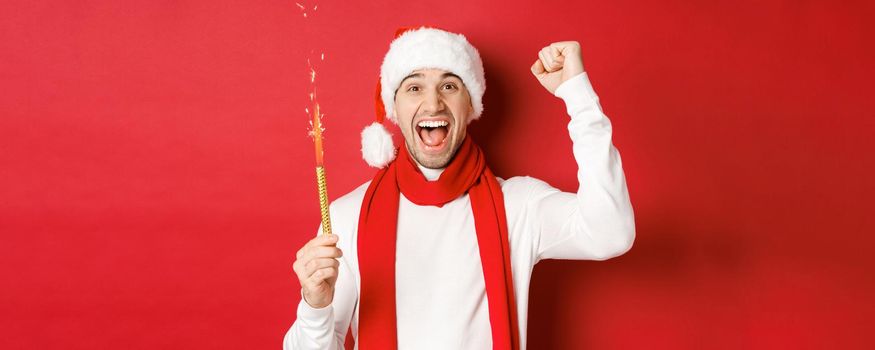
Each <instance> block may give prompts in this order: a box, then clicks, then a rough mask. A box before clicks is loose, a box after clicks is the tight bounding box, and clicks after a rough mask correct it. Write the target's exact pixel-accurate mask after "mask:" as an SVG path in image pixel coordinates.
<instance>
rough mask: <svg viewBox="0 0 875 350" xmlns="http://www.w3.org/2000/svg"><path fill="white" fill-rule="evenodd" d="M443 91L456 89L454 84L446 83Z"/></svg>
mask: <svg viewBox="0 0 875 350" xmlns="http://www.w3.org/2000/svg"><path fill="white" fill-rule="evenodd" d="M443 89H444V90H455V89H456V84H454V83H446V84H444V86H443Z"/></svg>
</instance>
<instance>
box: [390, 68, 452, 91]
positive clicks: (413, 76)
mask: <svg viewBox="0 0 875 350" xmlns="http://www.w3.org/2000/svg"><path fill="white" fill-rule="evenodd" d="M424 76H425V74H422V73H413V74H411V75H408V76H406V77H404V79H401V83H399V84H398V88H401V85H404V82H405V81H407V79H410V78H422V77H424ZM448 77H453V78H456V79H459V80H460V81H461V80H462V78H459V76H458V75H455V74H453V73H450V72H446V73H444V74H441V79H446V78H448ZM396 91H397V90H396Z"/></svg>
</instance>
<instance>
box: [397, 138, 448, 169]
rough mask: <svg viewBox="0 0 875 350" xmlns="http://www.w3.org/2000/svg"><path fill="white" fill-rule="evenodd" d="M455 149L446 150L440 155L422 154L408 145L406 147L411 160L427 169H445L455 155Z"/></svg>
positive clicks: (414, 147)
mask: <svg viewBox="0 0 875 350" xmlns="http://www.w3.org/2000/svg"><path fill="white" fill-rule="evenodd" d="M456 148H457V147H452V148H447V150H446V151H445V152H443V153H440V154H424V152H422V151H421V150H419V149H418V148H416V146H413V147H411V145H410V144H408V145H407V150H408V151H409V152H410V155H411V156H412V157H413V159H414V160H416V162H417V163H419V165H421V166H423V167H426V168H429V169H441V168H446V167H447V165H449V164H450V161H451V160H452V159H453V156H454V155H455V154H456Z"/></svg>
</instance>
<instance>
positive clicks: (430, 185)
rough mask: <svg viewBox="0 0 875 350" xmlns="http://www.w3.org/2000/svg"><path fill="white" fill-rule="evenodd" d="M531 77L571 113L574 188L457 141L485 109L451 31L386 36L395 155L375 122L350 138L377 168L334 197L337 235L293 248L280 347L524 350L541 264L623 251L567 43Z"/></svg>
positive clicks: (387, 105) (622, 205)
mask: <svg viewBox="0 0 875 350" xmlns="http://www.w3.org/2000/svg"><path fill="white" fill-rule="evenodd" d="M531 70H532V73H533V74H534V76H535V77H536V78H537V79H538V81H539V82H540V83H541V85H543V86H544V88H546V89H547V90H548V91H549V92H551V93H553V94H555V95H556V96H558V97H559V98H561V99H563V100H564V101H565V104H566V107H567V112H568V114H569V115H570V116H571V121H570V122H569V124H568V130H569V132H570V136H571V139H572V142H573V152H574V157H575V159H576V161H577V163H578V173H577V176H578V180H579V182H580V188H579V190H578V192H577V194H573V193H565V192H561V191H559V190H557V189H555V188H553V187H551V186H549V185H548V184H546V183H544V182H542V181H540V180H537V179H534V178H530V177H513V178H510V179H508V180H502V179H498V178H496V177H495V175H493V174H492V172H491V171H490V170H489V168H488V167H486V165H485V164H486V163H485V159H484V156H483V154H482V152H481V151H480V149H479V147H477V145H476V144H475V143H474V141H473V140H471V138H470V137H468V136H467V133H466V128H467V126H468V124H469V123H470V122H471V121H473V120H476V119H477V118H479V117H480V115H481V113H482V111H483V104H482V97H483V92H484V90H485V80H484V75H483V67H482V63H481V60H480V56H479V54H478V53H477V50H476V49H474V48H473V47H472V46H471V45H470V44H469V43H468V41H467V40H466V39H465V38H464V36H461V35H458V34H453V33H449V32H445V31H441V30H437V29H431V28H419V29H414V30H408V31H405V32H403V34H400V36H398V37H397V38H396V39H395V40H394V41H393V42H392V44H391V46H390V49H389V52H388V53H387V54H386V57H385V59H384V61H383V65H382V67H381V77H380V90H379V91H380V95H379V96H380V101H379V102H378V111H380V112H378V120H379V118H380V117H382V111H383V110H385V116H387V117H388V118H389V119H390V120H392V121H393V122H395V123H396V124H398V126H399V127H400V129H401V132H402V134H403V136H404V145H402V146H401V147H400V148H399V149H398V151H397V157H396V155H395V150H394V147H393V146H391V138H389V135H388V133H387V132H386V131H385V129H383V128H382V127H381V126H380V125H379V124H378V123H375V124H374V125H372V126H370V127H368V128H367V129H366V130H365V131H364V132H363V148H362V151H363V155H364V157H365V159H366V160H367V161H368V163H369V164H371V165H374V166H377V167H382V169H381V170H380V171H379V172H378V173H377V175H376V176H375V177H374V179H373V180H372V181H370V182H368V183H365V184H364V185H362V186H361V187H359V188H357V189H355V190H353V191H352V192H350V193H349V194H347V195H345V196H343V197H341V198H339V199H337V200H336V201H334V203H332V205H331V216H332V218H334V222H333V223H332V224H333V226H334V229H333V230H334V231H335V233H336V234H335V235H326V236H322V235H319V236H317V237H316V238H314V239H313V240H311V241H310V242H308V243H307V244H306V245H305V246H304V247H303V248H301V250H299V251H298V252H297V255H296V258H297V260H296V261H295V264H294V270H295V273H296V274H297V277H298V279H299V281H300V283H301V286H302V296H303V298H302V300H301V302H300V304H299V306H298V310H297V316H298V318H297V320H296V321H295V323H294V324H293V325H292V327H291V329H289V331H288V333H287V334H286V336H285V339H284V342H283V345H284V348H286V349H342V348H343V342H344V339H345V337H346V332H347V329H349V328H351V329H352V334H353V336H354V337H355V339H356V345H357V347H358V348H359V349H395V348H398V349H489V348H493V349H525V347H526V342H525V336H526V312H527V311H528V292H529V281H530V277H531V272H532V269H533V267H534V265H535V264H536V263H537V262H538V261H539V260H542V259H578V260H584V259H585V260H605V259H608V258H611V257H614V256H618V255H621V254H623V253H625V252H626V251H627V250H629V249H630V248H631V246H632V242H633V240H634V237H635V223H634V218H633V212H632V206H631V204H630V202H629V195H628V192H627V189H626V182H625V178H624V175H623V170H622V166H621V161H620V155H619V153H618V152H617V149H616V148H614V146H613V145H612V144H611V123H610V121H609V120H608V118H607V117H606V116H605V115H604V114H603V113H602V111H601V107H600V106H599V104H598V97H597V96H596V94H595V92H594V91H593V89H592V87H591V85H590V84H589V80H588V79H587V75H586V73H585V72H584V70H583V62H582V59H581V56H580V46H579V45H578V43H576V42H572V41H564V42H557V43H553V44H550V45H549V46H547V47H545V48H543V49H542V50H541V51H540V52H539V54H538V59H537V60H536V61H535V63H534V64H533V65H532V68H531ZM381 104H382V106H380V105H381ZM495 117H500V116H495ZM542 117H544V118H546V117H549V116H542Z"/></svg>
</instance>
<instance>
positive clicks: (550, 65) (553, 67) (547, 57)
mask: <svg viewBox="0 0 875 350" xmlns="http://www.w3.org/2000/svg"><path fill="white" fill-rule="evenodd" d="M541 55H542V56H543V57H544V68H546V69H547V71H548V72H555V71H557V70H559V68H561V65H559V64H557V63H556V60H555V59H554V57H553V53H552V52H551V51H550V47H545V48H544V49H542V50H541Z"/></svg>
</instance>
